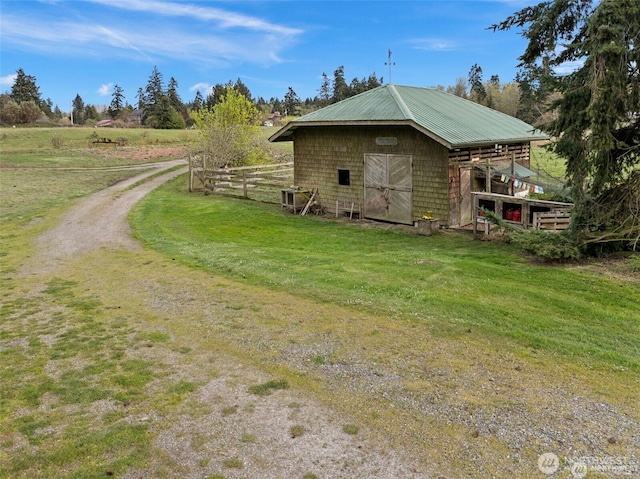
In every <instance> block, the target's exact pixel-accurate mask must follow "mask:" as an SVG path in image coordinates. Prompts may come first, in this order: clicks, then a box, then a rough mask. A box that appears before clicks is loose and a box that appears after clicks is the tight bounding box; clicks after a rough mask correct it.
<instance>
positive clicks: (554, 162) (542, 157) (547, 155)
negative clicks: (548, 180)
mask: <svg viewBox="0 0 640 479" xmlns="http://www.w3.org/2000/svg"><path fill="white" fill-rule="evenodd" d="M531 169H532V170H533V171H538V170H542V171H543V172H545V173H547V174H549V175H551V176H553V177H554V178H558V179H563V178H564V177H565V175H566V165H565V160H563V159H562V158H559V157H558V156H557V155H556V154H555V153H552V152H550V151H548V150H547V149H546V148H544V147H542V146H533V147H532V148H531Z"/></svg>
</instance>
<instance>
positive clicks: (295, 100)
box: [284, 87, 300, 116]
mask: <svg viewBox="0 0 640 479" xmlns="http://www.w3.org/2000/svg"><path fill="white" fill-rule="evenodd" d="M299 109H300V97H299V96H298V95H297V94H296V92H295V91H294V90H293V88H291V87H289V90H288V91H287V94H286V95H285V96H284V114H285V116H286V115H296V114H297V113H298V112H297V110H299Z"/></svg>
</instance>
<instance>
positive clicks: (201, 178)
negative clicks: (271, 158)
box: [189, 156, 293, 203]
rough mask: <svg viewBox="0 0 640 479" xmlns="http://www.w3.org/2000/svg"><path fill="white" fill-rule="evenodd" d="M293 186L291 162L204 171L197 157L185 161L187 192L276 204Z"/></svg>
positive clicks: (199, 158) (202, 164)
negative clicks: (284, 192)
mask: <svg viewBox="0 0 640 479" xmlns="http://www.w3.org/2000/svg"><path fill="white" fill-rule="evenodd" d="M291 185H293V162H287V163H276V164H269V165H257V166H238V167H234V168H208V167H207V166H206V164H204V161H203V160H202V159H201V157H199V156H191V157H190V159H189V191H192V192H193V191H203V192H204V193H205V194H220V195H226V196H234V197H241V198H251V199H255V200H260V201H265V202H268V203H279V202H280V196H281V191H282V190H283V189H287V188H291Z"/></svg>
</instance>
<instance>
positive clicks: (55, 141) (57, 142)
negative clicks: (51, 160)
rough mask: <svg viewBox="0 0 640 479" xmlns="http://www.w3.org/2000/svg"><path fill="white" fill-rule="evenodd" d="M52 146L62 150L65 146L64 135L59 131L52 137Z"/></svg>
mask: <svg viewBox="0 0 640 479" xmlns="http://www.w3.org/2000/svg"><path fill="white" fill-rule="evenodd" d="M51 146H52V147H53V149H54V150H60V149H61V148H62V147H63V146H64V140H63V139H62V136H61V135H59V134H58V133H55V134H54V135H53V136H52V137H51Z"/></svg>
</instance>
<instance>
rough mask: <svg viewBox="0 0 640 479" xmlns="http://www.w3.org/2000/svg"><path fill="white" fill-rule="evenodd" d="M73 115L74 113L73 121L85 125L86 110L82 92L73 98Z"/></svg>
mask: <svg viewBox="0 0 640 479" xmlns="http://www.w3.org/2000/svg"><path fill="white" fill-rule="evenodd" d="M72 107H73V109H72V115H73V123H74V124H75V125H84V121H85V110H84V101H83V100H82V97H81V96H80V94H77V95H76V97H75V98H74V99H73V103H72Z"/></svg>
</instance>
